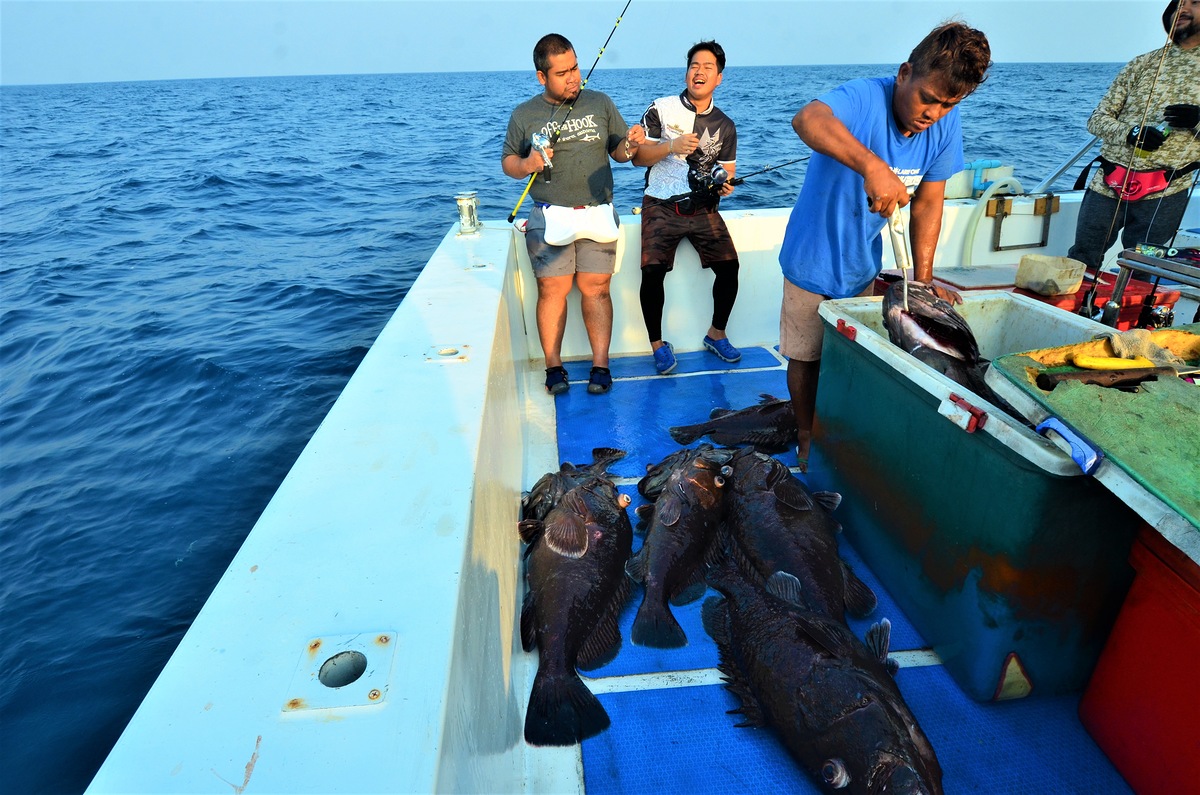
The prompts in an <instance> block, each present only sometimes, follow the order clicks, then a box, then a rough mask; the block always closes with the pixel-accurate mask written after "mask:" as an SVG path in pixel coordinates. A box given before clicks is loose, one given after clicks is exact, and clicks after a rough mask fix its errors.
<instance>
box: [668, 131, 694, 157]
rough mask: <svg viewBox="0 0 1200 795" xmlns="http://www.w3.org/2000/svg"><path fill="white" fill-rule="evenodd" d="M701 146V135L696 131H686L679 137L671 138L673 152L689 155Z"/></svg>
mask: <svg viewBox="0 0 1200 795" xmlns="http://www.w3.org/2000/svg"><path fill="white" fill-rule="evenodd" d="M699 148H700V136H699V135H696V133H684V134H683V135H681V136H679V137H678V138H673V139H671V152H672V153H674V154H677V155H683V156H684V157H687V156H688V155H690V154H691V153H692V152H695V151H696V150H697V149H699Z"/></svg>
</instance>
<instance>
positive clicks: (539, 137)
mask: <svg viewBox="0 0 1200 795" xmlns="http://www.w3.org/2000/svg"><path fill="white" fill-rule="evenodd" d="M529 145H530V146H532V147H533V148H534V149H536V150H537V152H538V154H540V155H541V156H542V161H543V162H545V164H546V170H545V171H543V172H542V178H543V179H544V180H546V182H549V181H550V169H552V168H554V164H553V163H551V162H550V158H549V157H548V156H547V155H546V150H547V149H548V148H550V138H549V136H547V135H546V134H545V133H543V132H535V133H534V134H533V135H531V136H530V137H529Z"/></svg>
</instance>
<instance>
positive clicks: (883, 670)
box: [702, 559, 943, 795]
mask: <svg viewBox="0 0 1200 795" xmlns="http://www.w3.org/2000/svg"><path fill="white" fill-rule="evenodd" d="M708 581H709V584H711V585H712V586H713V587H714V588H716V589H717V590H718V591H720V592H721V593H722V594H723V597H710V598H709V599H708V600H707V601H706V602H705V603H704V606H703V610H702V616H703V621H704V628H705V630H706V631H707V632H708V633H709V635H711V636H712V638H713V640H715V641H716V643H717V648H718V651H719V652H720V664H719V668H720V671H721V673H722V674H723V675H724V677H725V681H726V687H727V688H728V689H729V690H730V691H731V692H732V693H733V694H734V695H735V696H736V697H737V698H738V699H739V701H740V702H741V706H740V708H738V709H737V710H734V712H735V713H740V714H741V715H742V716H743V721H742V722H741V723H740V724H738V725H739V726H741V727H770V728H772V729H773V730H774V731H775V732H776V733H777V734H778V736H779V738H780V739H781V740H782V742H783V745H784V747H786V748H787V750H788V752H789V753H790V754H791V755H792V757H793V758H794V759H796V761H797V762H799V763H800V765H801V766H802V767H803V768H804V769H805V770H806V771H808V773H809V774H810V775H811V776H812V778H813V779H814V780H815V781H816V782H817V783H818V784H819V785H820V786H821V787H822V789H823V790H824V791H833V790H843V791H845V792H846V793H855V794H856V795H883V794H884V793H887V795H941V793H942V791H943V790H942V769H941V765H940V764H939V763H938V760H937V755H936V754H935V753H934V750H933V746H932V745H930V743H929V740H928V739H927V738H926V736H925V734H924V732H922V731H921V727H920V726H919V725H918V724H917V719H916V718H915V717H914V716H913V714H912V712H911V710H910V709H909V708H908V705H907V704H906V703H905V701H904V698H903V696H902V695H901V694H900V690H899V688H897V687H896V683H895V682H894V681H893V679H892V674H893V671H894V668H895V663H894V662H893V661H890V660H888V659H887V647H888V642H889V638H890V625H889V624H888V622H887V621H886V620H885V621H883V622H881V623H879V624H875V625H874V626H872V627H871V629H870V630H869V631H868V633H867V643H866V644H865V645H864V644H863V642H862V641H859V640H858V638H857V637H855V636H854V634H853V633H852V632H851V631H850V630H849V629H848V628H847V627H846V625H845V624H843V623H841V622H839V621H835V620H833V619H830V618H828V617H825V616H822V615H820V614H818V613H815V612H812V611H811V610H807V609H805V608H804V607H803V606H802V603H803V597H802V595H801V593H800V591H801V586H800V583H799V581H798V580H797V579H796V578H795V577H793V576H792V575H790V574H787V573H786V572H777V573H776V574H773V575H772V576H771V577H769V578H768V579H767V582H766V585H765V587H764V586H762V585H759V584H758V583H755V582H753V581H751V580H749V579H747V578H746V577H745V576H744V575H743V574H742V573H741V571H740V570H739V569H738V567H737V565H736V564H734V563H733V562H732V561H731V560H729V559H725V560H723V561H721V562H720V563H718V564H717V565H714V566H713V567H712V568H710V570H709V574H708Z"/></svg>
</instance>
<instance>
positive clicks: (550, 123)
mask: <svg viewBox="0 0 1200 795" xmlns="http://www.w3.org/2000/svg"><path fill="white" fill-rule="evenodd" d="M632 2H633V0H625V7H624V8H622V9H621V13H620V14H618V15H617V21H616V22H614V23H613V26H612V30H610V31H609V32H608V38H607V39H605V40H604V44H602V45H600V52H598V53H596V60H594V61H592V68H591V69H588V71H587V74H586V75H585V76H584V78H583V82H582V83H580V84H579V93H578V94H576V95H575V99H573V100H572V101H571V105H570V106H569V107H568V108H567V115H566V116H563V119H562V121H561V122H559V123H558V127H553V125H554V117H555V116H557V115H558V108H555V109H554V113H552V114H550V121H548V122H546V126H547V127H551V128H552V129H553V132H551V133H550V148H551V149H553V148H554V145H555V144H556V143H558V138H559V136H560V135H561V134H562V128H563V125H565V124H566V123H567V119H569V118H571V111H573V110H575V103H576V102H578V101H579V98H580V97H581V96H583V90H584V89H585V88H587V84H588V81H589V80H591V79H592V72H594V71H595V70H596V64H598V63H600V56H602V55H604V50H605V49H606V48H607V47H608V43H609V42H610V41H612V37H613V34H614V33H616V32H617V28H618V27H620V25H621V20H622V19H624V18H625V12H626V11H628V10H629V4H630V3H632ZM559 107H561V105H560V106H559ZM539 173H540V172H538V171H535V172H533V173H532V174H530V175H529V182H527V183H525V190H523V191H521V198H519V199H517V204H516V206H515V207H513V211H512V212H511V213H509V214H508V222H509V223H510V224H511V223H512V222H513V219H514V218H516V217H517V212H519V211H520V209H521V205H522V204H524V203H525V197H526V196H528V195H529V189H530V188H532V187H533V181H534V180H535V179H537V175H538V174H539Z"/></svg>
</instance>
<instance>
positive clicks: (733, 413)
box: [667, 394, 796, 453]
mask: <svg viewBox="0 0 1200 795" xmlns="http://www.w3.org/2000/svg"><path fill="white" fill-rule="evenodd" d="M667 430H668V432H669V433H670V434H671V438H672V439H674V440H675V441H676V442H679V444H691V443H692V442H694V441H696V440H697V439H699V438H700V437H701V436H707V437H708V438H709V439H712V440H713V441H714V442H716V443H717V444H722V445H727V446H730V447H740V446H743V445H750V446H752V447H754V448H755V449H757V450H761V451H762V452H764V453H782V452H784V451H786V450H788V449H790V448H792V447H795V445H796V414H795V412H793V411H792V401H790V400H780V399H779V398H777V397H775V396H773V395H766V394H763V395H759V402H758V403H756V404H754V405H753V406H747V407H746V408H743V409H730V408H715V409H713V410H712V411H711V412H710V413H709V417H708V420H707V421H705V422H699V423H696V424H694V425H676V426H675V427H673V428H668V429H667Z"/></svg>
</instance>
